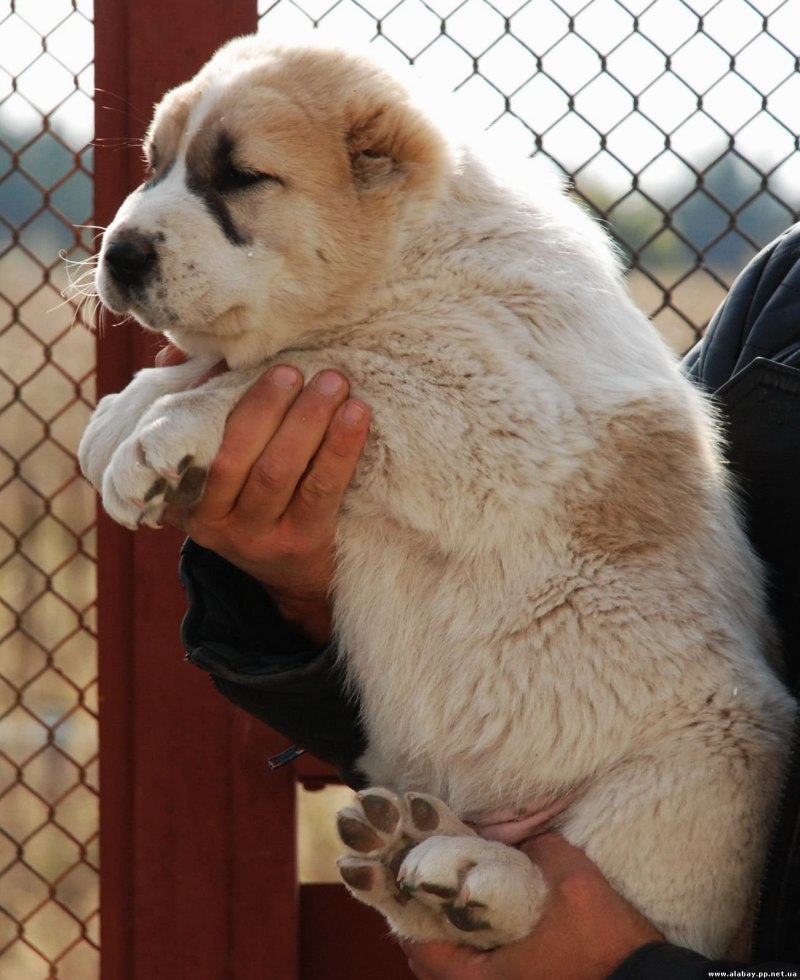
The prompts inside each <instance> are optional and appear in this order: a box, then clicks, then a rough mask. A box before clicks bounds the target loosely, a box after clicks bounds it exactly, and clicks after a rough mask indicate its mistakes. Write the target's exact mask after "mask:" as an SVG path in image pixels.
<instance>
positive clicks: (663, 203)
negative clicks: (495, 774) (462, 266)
mask: <svg viewBox="0 0 800 980" xmlns="http://www.w3.org/2000/svg"><path fill="white" fill-rule="evenodd" d="M259 12H260V14H261V25H262V26H261V29H262V30H263V31H264V32H265V33H268V34H270V35H274V36H276V37H287V36H288V37H292V38H297V39H299V38H301V37H302V36H303V35H304V34H306V33H307V32H308V31H310V30H312V29H314V28H315V27H316V26H317V25H318V26H319V27H320V28H321V30H323V31H324V32H326V33H327V34H328V35H330V36H334V37H340V38H344V39H345V40H356V41H368V40H371V39H374V47H375V50H376V51H377V52H379V53H381V54H382V55H383V56H384V57H386V58H387V59H388V60H390V61H392V60H395V61H396V60H401V61H408V60H409V59H413V60H414V62H415V64H416V65H417V67H418V69H419V70H420V72H421V73H422V74H423V75H428V76H429V77H431V78H433V79H434V80H435V81H436V82H437V84H439V85H441V86H445V87H447V88H448V89H455V90H456V91H457V98H458V99H459V100H460V103H461V105H462V107H464V108H465V111H466V112H467V114H468V115H469V116H470V118H471V120H472V122H473V124H475V125H478V126H480V127H489V132H490V136H491V139H492V141H495V142H496V143H498V144H502V145H503V146H504V147H507V152H508V153H510V154H519V155H529V154H531V153H537V154H539V155H542V156H544V157H546V158H548V159H549V160H551V161H552V163H553V165H554V166H555V167H556V168H557V169H559V170H560V171H562V172H563V173H564V174H565V175H568V176H569V177H570V178H571V180H572V183H573V186H574V193H575V194H576V195H577V196H578V197H579V198H580V199H582V200H583V201H585V202H586V203H587V204H588V205H590V206H591V207H592V208H593V210H594V211H595V213H596V214H597V215H598V217H599V218H600V220H602V221H604V222H605V223H606V224H607V226H608V227H609V229H610V231H611V232H612V234H613V235H614V237H615V238H616V240H617V242H618V243H619V246H620V249H621V251H622V253H623V254H624V256H625V257H626V260H627V262H628V265H629V267H630V270H631V271H630V283H631V289H632V291H633V293H634V295H635V297H636V299H637V301H638V302H639V304H640V305H641V306H642V308H643V309H644V310H645V311H646V312H647V313H649V314H650V315H651V316H652V317H653V318H654V320H655V322H656V324H657V326H658V327H659V329H660V330H661V331H662V332H663V333H664V335H665V337H666V338H667V339H668V341H669V343H670V344H671V345H672V346H673V347H674V348H675V350H676V351H678V352H682V351H684V350H686V349H687V348H688V347H690V346H691V344H692V343H693V342H694V341H695V339H696V338H697V336H698V335H699V332H700V331H701V329H702V327H703V325H704V324H705V322H706V321H707V320H708V318H709V316H710V315H711V313H712V312H713V310H714V309H715V307H716V306H717V305H718V303H719V302H720V301H721V299H722V298H723V296H724V294H725V291H726V288H727V286H728V285H729V283H730V282H731V280H732V278H733V276H734V275H735V273H736V272H737V271H738V270H739V269H740V268H741V267H742V266H743V265H744V263H745V262H746V261H747V260H748V259H749V258H750V257H751V256H752V255H753V254H755V252H756V251H757V250H758V249H759V248H760V247H761V246H762V245H764V244H765V243H766V242H768V241H769V240H770V239H771V238H772V237H773V236H774V235H775V234H777V233H778V232H779V231H781V230H782V229H783V228H785V227H786V226H788V225H789V224H791V223H792V222H793V221H795V220H796V219H797V213H798V207H800V154H798V140H797V133H798V132H800V76H799V75H798V73H797V56H798V53H800V38H799V37H798V32H797V28H796V25H797V23H800V0H784V2H779V0H754V2H747V0H717V2H712V0H687V2H681V0H650V2H645V0H621V2H615V0H589V2H579V0H560V2H558V3H557V2H555V0H530V2H527V3H524V2H518V0H491V2H489V0H464V2H457V0H401V2H399V3H396V2H392V0H361V2H356V0H340V2H336V3H331V2H330V0H305V2H300V0H298V2H295V0H278V2H276V3H269V4H267V3H265V2H264V0H261V3H260V7H259ZM92 16H93V7H92V2H91V0H1V2H0V977H2V978H6V977H7V978H9V980H36V978H40V977H42V978H44V977H59V978H63V980H93V978H96V977H97V976H98V975H99V932H98V921H99V889H98V854H97V836H98V791H99V787H98V783H97V758H98V744H97V724H96V722H97V691H96V648H95V632H94V602H95V586H96V583H95V566H94V556H95V552H94V548H95V542H94V516H95V499H94V495H93V493H92V492H91V491H90V490H89V488H88V487H87V485H86V484H85V483H84V482H83V481H82V479H81V478H80V477H79V475H78V473H77V470H76V466H75V462H74V450H75V447H76V445H77V442H78V439H79V437H80V433H81V431H82V429H83V426H84V424H85V422H86V420H87V418H88V414H89V412H90V410H91V405H92V404H93V402H94V395H95V393H94V384H93V368H94V343H95V339H94V336H93V334H92V333H91V331H90V329H89V327H90V324H89V323H87V322H86V319H85V316H87V315H88V313H87V310H86V309H84V308H79V306H78V304H77V303H76V302H74V301H73V302H69V303H67V302H64V300H63V297H62V295H61V293H62V291H63V290H64V288H65V286H66V284H67V278H66V266H65V262H64V258H68V259H69V260H71V261H73V262H80V261H82V260H84V259H86V258H87V257H88V256H89V255H91V254H92V251H93V248H94V238H95V230H94V229H92V227H91V223H92V217H91V215H92V161H93V154H94V152H95V150H94V148H93V146H92V137H93V131H92V126H93V106H92V99H93V97H94V90H93V76H92V43H93V38H92ZM378 27H379V28H380V29H379V30H378ZM112 95H113V94H112ZM109 97H112V96H109V95H104V98H109ZM76 274H79V270H78V272H77V273H76ZM176 655H180V651H179V650H178V642H177V637H176ZM342 795H343V791H342V790H341V789H340V788H330V789H328V790H325V791H323V792H320V793H313V794H312V793H303V794H302V799H301V807H300V812H301V823H302V827H301V833H300V835H299V840H300V844H299V846H300V866H301V876H302V878H303V880H316V881H320V880H332V877H333V871H332V853H333V852H335V844H334V843H333V831H332V820H331V816H330V814H331V810H332V809H335V807H336V805H337V801H339V800H341V798H342ZM345 795H346V791H345ZM324 839H327V841H328V843H327V844H325V843H324V842H323V841H324Z"/></svg>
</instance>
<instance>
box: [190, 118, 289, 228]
mask: <svg viewBox="0 0 800 980" xmlns="http://www.w3.org/2000/svg"><path fill="white" fill-rule="evenodd" d="M234 149H235V144H234V141H233V140H232V139H231V137H230V136H228V135H227V134H225V133H221V134H219V135H218V136H217V138H216V140H215V141H214V142H211V143H210V144H209V141H207V140H203V139H199V140H196V141H195V142H194V143H193V144H192V146H191V147H190V148H189V152H188V153H187V156H186V187H187V189H188V190H189V191H190V192H191V193H192V194H195V195H196V196H197V197H199V198H200V199H201V200H202V201H203V203H204V204H205V206H206V207H207V208H208V210H209V212H210V213H211V215H212V216H213V217H214V219H215V220H216V222H217V224H218V225H219V226H220V228H221V229H222V231H223V233H224V234H225V237H226V238H227V239H228V241H230V242H232V243H233V244H234V245H247V244H249V239H248V238H247V236H246V235H245V234H244V233H243V232H242V231H241V230H240V229H239V228H238V227H237V226H236V223H235V222H234V220H233V217H232V216H231V212H230V209H229V207H228V204H227V201H226V198H228V197H230V196H232V195H235V194H237V193H240V192H242V191H246V190H249V189H250V188H252V187H254V186H256V185H257V184H261V183H264V182H276V183H280V184H282V183H283V181H282V180H281V179H280V178H279V177H275V176H273V175H272V174H264V173H261V172H259V171H257V170H250V169H247V168H243V167H238V166H237V165H236V163H235V162H234V158H233V154H234Z"/></svg>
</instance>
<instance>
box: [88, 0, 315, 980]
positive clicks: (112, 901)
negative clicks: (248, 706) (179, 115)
mask: <svg viewBox="0 0 800 980" xmlns="http://www.w3.org/2000/svg"><path fill="white" fill-rule="evenodd" d="M255 26H256V7H255V0H176V2H173V3H170V4H164V3H162V2H161V0H137V2H136V3H135V4H134V3H129V2H127V0H104V2H103V3H101V4H98V5H97V9H96V11H95V29H96V75H97V89H98V95H97V119H96V123H97V125H96V132H97V139H98V149H97V153H96V215H97V221H98V223H100V224H103V223H107V222H108V221H109V220H110V218H111V217H112V216H113V214H114V212H115V210H116V208H117V206H118V205H119V203H120V202H121V201H122V199H123V197H124V196H125V194H126V193H127V192H128V191H129V190H130V189H131V188H132V187H134V186H135V185H136V184H138V183H139V181H140V179H141V176H142V167H141V154H140V152H139V150H138V148H137V146H136V145H135V144H134V141H137V140H139V139H140V138H141V136H142V134H143V132H144V130H145V128H146V126H147V122H148V120H149V117H150V113H151V110H152V106H153V104H154V103H155V102H156V101H157V100H158V99H159V98H160V96H161V94H162V93H163V92H164V91H165V90H166V89H167V88H169V87H171V86H173V85H175V84H177V83H179V82H181V81H184V80H185V79H187V78H189V77H191V75H192V74H194V72H195V71H196V70H197V69H198V68H199V67H200V65H201V64H202V63H203V62H204V61H205V60H206V59H207V58H208V56H209V55H210V54H211V53H212V52H213V50H214V49H215V48H216V47H217V46H218V45H219V44H220V43H222V42H223V41H225V40H227V39H228V38H230V37H233V36H235V35H237V34H242V33H247V32H248V31H252V30H254V29H255ZM156 346H157V345H156V343H155V341H154V339H153V338H152V337H146V336H145V335H143V334H142V333H141V332H139V331H138V330H137V329H136V328H134V327H132V326H130V325H129V324H125V325H121V326H111V325H109V326H107V327H106V329H105V332H104V335H103V338H102V340H101V341H100V343H99V345H98V389H99V392H100V393H101V394H102V393H104V392H106V391H112V390H118V389H119V388H120V387H122V386H123V385H124V384H125V383H126V382H127V381H128V380H129V378H130V376H131V374H132V373H133V371H134V370H135V369H137V368H138V367H141V366H144V365H147V364H150V363H152V357H153V353H154V350H155V347H156ZM178 546H179V538H178V536H177V535H175V534H173V533H171V532H168V531H162V532H151V531H147V530H142V531H139V532H137V533H136V534H131V533H130V532H128V531H124V530H122V529H121V528H118V527H116V526H115V525H113V524H111V522H109V521H108V520H107V519H105V518H101V521H100V528H99V633H100V697H101V717H100V738H101V783H102V802H101V852H102V853H101V861H102V864H101V889H102V975H103V977H104V980H182V978H187V980H188V978H191V980H224V978H231V980H239V978H241V980H245V978H247V980H254V978H269V977H274V978H275V980H293V978H294V977H295V976H296V962H297V948H296V946H297V936H298V926H297V902H296V884H295V867H294V821H293V819H292V815H293V806H294V778H293V776H292V774H291V772H290V771H288V770H286V771H283V772H281V773H278V774H268V773H267V771H266V757H267V755H268V754H269V753H270V752H271V751H275V750H276V748H277V747H278V745H277V744H275V743H276V739H275V737H273V736H271V735H270V734H269V732H268V730H267V729H265V728H264V727H263V726H259V725H257V724H256V723H255V722H253V721H251V720H250V719H248V718H246V717H245V716H243V715H238V714H237V713H236V712H235V711H234V710H233V709H231V708H229V707H228V705H227V704H226V703H225V702H224V701H223V700H222V699H221V698H220V697H218V696H217V695H216V694H214V693H213V692H212V691H211V689H210V685H209V682H208V680H207V679H206V678H204V677H203V675H202V674H201V673H200V672H199V671H196V670H195V669H194V668H191V667H188V666H186V665H185V664H184V663H183V661H182V651H181V649H180V645H179V641H178V625H179V621H180V616H181V614H182V611H183V608H184V600H183V596H182V593H181V591H180V588H179V586H178V583H177V576H176V563H177V552H178Z"/></svg>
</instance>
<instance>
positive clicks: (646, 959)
mask: <svg viewBox="0 0 800 980" xmlns="http://www.w3.org/2000/svg"><path fill="white" fill-rule="evenodd" d="M745 971H746V972H745ZM798 971H800V964H797V963H794V964H793V963H746V964H745V963H733V962H731V961H729V960H707V959H706V958H705V957H704V956H701V955H700V954H699V953H694V952H692V950H690V949H684V948H683V947H682V946H671V945H670V944H669V943H653V944H651V945H649V946H643V947H642V948H641V949H639V950H637V951H636V952H635V953H633V954H632V955H631V956H629V957H628V958H627V959H626V960H625V962H624V963H623V964H622V965H621V966H619V967H617V969H616V970H615V971H614V972H613V973H612V974H611V976H610V977H609V978H608V980H709V977H713V976H721V977H736V976H763V977H767V976H776V977H781V976H783V977H796V976H797V975H798Z"/></svg>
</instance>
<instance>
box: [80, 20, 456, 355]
mask: <svg viewBox="0 0 800 980" xmlns="http://www.w3.org/2000/svg"><path fill="white" fill-rule="evenodd" d="M146 156H147V162H148V167H149V176H148V179H147V180H146V182H145V183H144V184H142V186H141V187H139V188H138V189H137V190H136V191H134V192H133V193H132V194H131V195H130V196H129V197H128V198H127V200H126V201H125V202H124V203H123V205H122V207H121V208H120V210H119V212H118V214H117V216H116V218H115V219H114V221H113V223H112V224H111V225H110V227H109V228H108V230H107V231H106V234H105V237H104V241H103V246H102V250H101V253H100V262H99V267H98V275H97V287H98V292H99V295H100V298H101V299H102V301H103V302H104V303H105V305H106V306H108V307H109V308H110V309H111V310H112V311H114V312H116V313H126V314H132V315H133V316H135V317H136V318H137V319H138V320H139V321H140V322H141V323H142V324H144V325H145V326H146V327H148V328H150V329H153V330H156V331H161V332H164V333H167V334H168V335H169V336H170V338H171V339H172V340H173V341H174V342H175V343H177V344H178V346H180V347H182V348H183V349H185V350H187V351H188V352H189V353H192V354H213V355H215V356H219V357H225V358H226V359H227V360H228V362H229V364H231V365H242V364H247V363H254V362H257V361H258V360H261V359H263V358H264V357H266V356H269V355H270V354H272V353H275V352H277V351H279V350H281V349H282V348H284V347H286V346H287V345H290V344H292V343H294V342H298V341H300V340H301V339H302V338H303V337H305V336H307V335H310V334H312V333H313V332H314V331H315V330H317V329H320V328H324V327H326V326H329V325H330V324H331V323H332V322H334V321H335V320H336V318H337V317H340V316H341V315H342V314H343V312H344V311H345V310H347V309H348V308H352V307H353V306H354V305H356V303H357V302H358V299H359V297H360V296H361V295H362V294H363V292H364V291H365V290H367V289H369V288H371V286H373V285H374V284H375V282H376V281H378V280H379V279H380V278H381V276H382V273H383V272H384V271H385V269H386V267H387V265H388V263H389V262H390V261H391V258H392V256H393V254H394V253H395V252H396V250H397V249H398V248H400V247H401V244H402V241H403V236H404V234H406V233H408V231H409V229H411V228H413V227H414V226H415V225H418V224H419V222H420V219H421V216H423V215H424V213H425V211H426V210H428V209H429V208H430V207H431V205H432V204H433V202H434V201H435V199H436V198H437V196H438V195H439V194H440V193H441V189H442V187H443V185H444V182H445V180H446V177H447V176H448V174H449V173H450V172H451V170H452V167H453V159H452V156H451V151H450V147H449V145H448V143H447V141H446V140H445V138H444V137H443V136H442V135H441V134H440V132H439V131H438V130H437V128H436V127H435V126H434V125H433V124H432V123H431V122H430V120H429V119H428V117H427V115H426V113H424V112H423V111H422V110H421V109H420V108H419V107H418V106H417V105H416V104H415V103H414V101H413V99H412V97H411V96H410V94H409V92H408V90H407V89H406V88H405V87H404V86H403V85H401V84H400V83H398V82H397V81H396V80H395V79H394V78H393V77H392V76H390V75H388V74H385V73H384V72H382V71H381V70H380V69H378V68H377V67H376V66H375V65H373V64H372V63H371V62H369V61H366V60H364V59H362V58H360V57H354V56H351V55H346V54H344V53H343V52H341V51H331V50H325V49H320V48H274V47H270V46H268V45H266V44H265V43H264V42H263V41H262V40H260V39H258V38H243V39H239V40H237V41H234V42H231V43H230V44H229V45H227V46H226V47H224V48H222V49H221V50H220V51H219V52H218V53H217V54H216V55H215V56H214V58H213V59H212V60H211V61H210V62H209V63H208V64H207V65H206V66H205V68H203V69H202V70H201V71H200V73H199V74H198V75H197V76H196V77H195V78H194V79H193V80H192V81H190V82H188V83H186V84H185V85H183V86H181V87H179V88H177V89H174V90H173V91H172V92H170V93H168V94H167V95H166V96H165V98H164V99H163V101H162V102H161V104H160V105H159V107H158V108H157V110H156V113H155V117H154V120H153V123H152V126H151V128H150V131H149V133H148V136H147V140H146Z"/></svg>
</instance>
